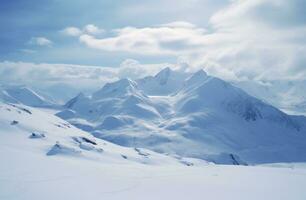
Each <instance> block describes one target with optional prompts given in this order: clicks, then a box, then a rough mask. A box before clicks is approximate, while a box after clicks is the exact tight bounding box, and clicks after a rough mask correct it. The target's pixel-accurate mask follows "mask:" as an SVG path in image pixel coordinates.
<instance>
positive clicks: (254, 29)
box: [79, 0, 306, 80]
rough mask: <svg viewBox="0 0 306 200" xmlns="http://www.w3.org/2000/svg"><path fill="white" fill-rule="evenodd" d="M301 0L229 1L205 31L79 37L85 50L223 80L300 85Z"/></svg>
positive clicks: (304, 24)
mask: <svg viewBox="0 0 306 200" xmlns="http://www.w3.org/2000/svg"><path fill="white" fill-rule="evenodd" d="M303 5H306V4H305V3H304V2H303V1H302V0H292V1H287V0H269V1H267V0H248V1H242V0H233V1H231V3H230V5H229V6H228V7H226V8H224V9H222V10H220V11H218V12H217V13H215V14H214V15H213V16H212V17H211V18H210V24H209V27H208V30H209V31H207V30H206V29H204V28H202V27H198V26H196V25H195V24H192V23H189V22H185V21H175V22H171V23H166V24H161V25H157V26H151V27H143V28H136V27H123V28H119V29H115V30H113V31H112V32H113V35H112V36H107V37H104V38H101V37H99V38H98V37H95V36H93V35H90V34H82V35H80V37H79V41H80V42H81V43H83V44H85V45H86V46H88V47H90V48H95V49H100V50H103V51H111V52H125V53H130V54H139V55H144V56H168V57H169V56H170V57H181V58H184V60H186V62H187V61H188V62H189V63H190V64H191V66H193V67H192V68H191V70H196V69H197V68H202V67H205V69H206V70H207V71H208V72H209V73H210V74H213V75H217V76H220V77H222V78H225V79H235V80H237V79H301V78H303V76H304V74H305V71H306V67H305V66H306V59H304V56H302V55H305V53H306V39H305V35H306V17H305V14H304V11H303V9H300V7H301V6H303Z"/></svg>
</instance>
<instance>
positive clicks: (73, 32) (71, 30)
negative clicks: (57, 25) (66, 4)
mask: <svg viewBox="0 0 306 200" xmlns="http://www.w3.org/2000/svg"><path fill="white" fill-rule="evenodd" d="M61 32H62V33H63V34H65V35H68V36H79V35H81V34H82V31H81V30H80V29H79V28H77V27H73V26H70V27H66V28H65V29H63V30H62V31H61Z"/></svg>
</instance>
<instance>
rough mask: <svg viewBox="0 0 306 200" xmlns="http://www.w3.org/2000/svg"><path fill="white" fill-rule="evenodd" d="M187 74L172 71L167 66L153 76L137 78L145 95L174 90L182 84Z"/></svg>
mask: <svg viewBox="0 0 306 200" xmlns="http://www.w3.org/2000/svg"><path fill="white" fill-rule="evenodd" d="M187 77H188V74H186V73H182V72H180V71H173V70H171V69H170V68H169V67H167V68H165V69H163V70H162V71H160V72H159V73H157V74H156V75H155V76H148V77H145V78H143V79H138V80H137V81H136V82H137V83H138V86H139V89H140V90H142V91H143V92H144V93H145V94H147V95H155V96H161V95H169V94H172V93H174V92H176V91H177V90H178V89H180V88H181V87H182V86H183V83H184V80H185V79H186V78H187Z"/></svg>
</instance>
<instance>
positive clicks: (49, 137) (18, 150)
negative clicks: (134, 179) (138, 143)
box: [0, 104, 205, 165]
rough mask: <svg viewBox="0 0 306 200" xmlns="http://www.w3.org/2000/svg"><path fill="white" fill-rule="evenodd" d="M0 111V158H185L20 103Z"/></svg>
mask: <svg viewBox="0 0 306 200" xmlns="http://www.w3.org/2000/svg"><path fill="white" fill-rule="evenodd" d="M0 113H1V115H0V146H1V158H4V157H15V156H17V157H20V159H23V156H24V157H27V155H28V154H31V156H34V157H37V158H45V157H50V158H49V159H52V158H51V157H66V158H69V159H78V160H82V159H83V160H92V161H96V162H109V163H123V164H126V163H134V162H135V163H142V164H152V165H153V164H158V165H161V164H182V165H186V162H187V161H186V162H185V160H184V159H183V158H180V157H176V158H173V157H169V156H165V155H161V154H157V153H154V152H152V151H149V150H145V149H142V148H127V147H121V146H118V145H115V144H112V143H110V142H106V141H104V140H101V139H95V138H94V137H93V136H92V135H90V134H89V133H87V132H84V131H82V130H80V129H77V128H75V127H74V126H72V125H71V124H69V123H68V122H66V121H64V120H62V119H59V118H58V117H56V116H53V115H50V114H48V113H45V112H42V111H39V110H37V109H34V108H30V107H26V106H23V105H18V104H11V105H8V104H0ZM53 159H55V158H53ZM55 160H56V159H55ZM202 163H205V162H202ZM12 164H13V163H12Z"/></svg>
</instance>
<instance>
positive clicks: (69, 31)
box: [60, 24, 105, 37]
mask: <svg viewBox="0 0 306 200" xmlns="http://www.w3.org/2000/svg"><path fill="white" fill-rule="evenodd" d="M60 32H61V33H63V34H64V35H67V36H74V37H76V36H80V35H82V34H90V35H99V34H101V33H104V32H105V30H104V29H101V28H99V27H97V26H96V25H94V24H87V25H86V26H84V27H83V28H78V27H74V26H69V27H66V28H64V29H63V30H61V31H60Z"/></svg>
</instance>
